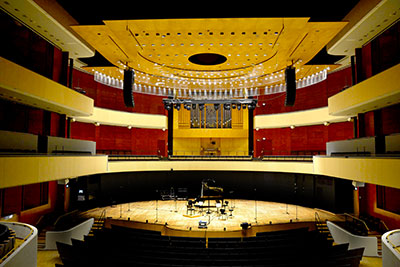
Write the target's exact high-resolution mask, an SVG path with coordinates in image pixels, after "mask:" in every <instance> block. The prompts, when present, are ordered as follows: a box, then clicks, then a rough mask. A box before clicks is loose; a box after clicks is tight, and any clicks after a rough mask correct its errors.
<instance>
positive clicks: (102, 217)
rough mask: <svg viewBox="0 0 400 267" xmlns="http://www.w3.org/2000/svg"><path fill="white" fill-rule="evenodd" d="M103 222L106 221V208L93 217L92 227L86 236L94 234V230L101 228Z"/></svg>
mask: <svg viewBox="0 0 400 267" xmlns="http://www.w3.org/2000/svg"><path fill="white" fill-rule="evenodd" d="M105 222H106V209H104V210H103V211H102V213H101V214H100V217H98V218H95V219H94V223H93V225H92V228H91V229H90V232H89V234H88V236H94V234H95V232H97V231H100V230H101V229H103V228H104V224H105Z"/></svg>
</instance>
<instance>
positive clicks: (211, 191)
mask: <svg viewBox="0 0 400 267" xmlns="http://www.w3.org/2000/svg"><path fill="white" fill-rule="evenodd" d="M193 204H194V206H195V207H197V208H200V209H204V208H207V209H208V211H207V213H210V208H217V212H218V209H219V208H221V207H222V206H223V205H224V189H223V188H222V187H216V186H215V181H214V180H213V179H204V180H203V181H202V182H201V195H200V196H199V197H197V198H196V199H195V201H194V203H193Z"/></svg>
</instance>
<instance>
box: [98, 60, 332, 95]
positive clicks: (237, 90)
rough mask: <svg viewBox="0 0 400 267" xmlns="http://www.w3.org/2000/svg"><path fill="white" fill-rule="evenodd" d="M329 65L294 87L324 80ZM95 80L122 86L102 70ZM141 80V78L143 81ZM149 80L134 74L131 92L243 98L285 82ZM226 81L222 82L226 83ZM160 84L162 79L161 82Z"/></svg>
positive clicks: (273, 90)
mask: <svg viewBox="0 0 400 267" xmlns="http://www.w3.org/2000/svg"><path fill="white" fill-rule="evenodd" d="M327 74H328V68H326V69H324V70H322V71H320V72H318V73H316V74H312V75H309V76H306V77H304V78H302V79H298V80H297V81H296V88H297V89H300V88H304V87H307V86H311V85H314V84H317V83H319V82H322V81H324V80H325V79H326V78H327ZM281 75H282V74H276V75H275V76H272V75H271V76H269V77H270V78H269V79H270V80H271V81H272V80H273V79H278V78H280V79H283V78H282V77H281ZM94 80H95V81H97V82H99V83H102V84H105V85H108V86H111V87H115V88H119V89H123V80H121V79H116V78H114V77H111V76H109V75H105V74H102V73H101V72H98V71H96V72H95V74H94ZM143 80H144V81H143ZM148 80H149V77H147V78H146V77H145V76H144V77H143V76H139V78H138V77H137V76H136V77H135V83H134V85H133V88H132V89H133V91H134V92H137V93H143V94H152V95H160V96H168V97H178V98H194V99H207V98H211V99H226V98H242V97H249V96H259V95H270V94H276V93H281V92H285V91H286V84H285V83H277V84H272V85H266V86H252V84H249V82H248V81H247V80H245V81H243V82H242V85H243V84H244V85H248V86H243V87H242V86H240V84H239V86H237V85H236V86H235V85H234V84H233V83H232V82H230V83H229V86H230V87H231V88H230V89H223V88H214V86H213V85H217V82H216V81H214V80H211V79H209V80H204V81H203V82H204V83H201V82H197V84H196V83H194V82H193V85H196V86H198V87H199V89H189V88H187V87H188V86H187V85H188V83H189V82H187V81H184V80H183V81H182V82H177V83H176V84H175V86H173V87H165V86H155V85H149V84H146V81H148ZM225 83H226V82H224V84H225ZM160 84H162V82H160Z"/></svg>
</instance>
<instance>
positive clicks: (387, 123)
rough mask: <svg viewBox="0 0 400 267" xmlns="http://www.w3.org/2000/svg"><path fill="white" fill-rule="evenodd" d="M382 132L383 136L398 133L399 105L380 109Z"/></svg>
mask: <svg viewBox="0 0 400 267" xmlns="http://www.w3.org/2000/svg"><path fill="white" fill-rule="evenodd" d="M382 132H383V134H384V135H389V134H393V133H400V105H399V104H397V105H394V106H390V107H387V108H384V109H382Z"/></svg>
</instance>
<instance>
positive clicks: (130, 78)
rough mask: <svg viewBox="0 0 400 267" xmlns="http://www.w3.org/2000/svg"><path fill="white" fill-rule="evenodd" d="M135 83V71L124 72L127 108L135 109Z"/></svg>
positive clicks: (127, 70)
mask: <svg viewBox="0 0 400 267" xmlns="http://www.w3.org/2000/svg"><path fill="white" fill-rule="evenodd" d="M134 82H135V72H134V71H133V69H126V70H124V88H123V89H124V103H125V106H127V107H130V108H133V107H135V101H134V100H133V92H132V90H133V89H132V88H133V84H134Z"/></svg>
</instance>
